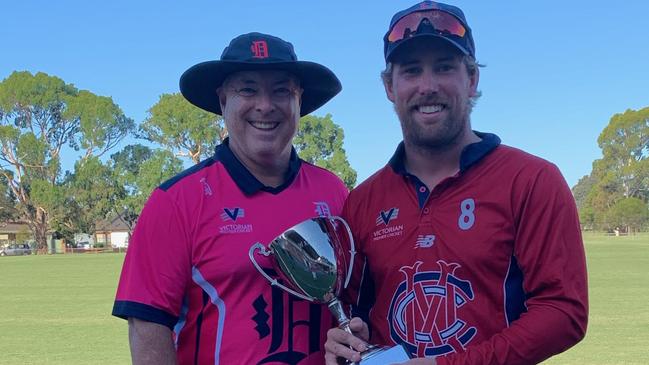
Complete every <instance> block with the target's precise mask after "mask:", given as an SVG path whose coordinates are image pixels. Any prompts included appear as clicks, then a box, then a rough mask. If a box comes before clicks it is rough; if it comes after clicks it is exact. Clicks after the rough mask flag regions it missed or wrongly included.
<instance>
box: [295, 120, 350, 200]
mask: <svg viewBox="0 0 649 365" xmlns="http://www.w3.org/2000/svg"><path fill="white" fill-rule="evenodd" d="M344 138H345V134H344V132H343V129H342V128H340V126H338V125H337V124H336V123H334V122H333V120H332V119H331V114H327V115H326V116H324V117H317V116H314V115H307V116H304V117H302V118H301V119H300V127H299V129H298V132H297V135H296V136H295V139H294V140H293V145H294V146H295V149H296V150H297V152H298V153H299V155H300V157H301V158H302V159H303V160H305V161H307V162H309V163H312V164H314V165H317V166H320V167H323V168H326V169H328V170H330V171H332V172H333V173H335V174H336V175H338V177H340V179H341V180H342V181H343V182H344V183H345V185H347V187H348V188H349V189H352V188H353V187H354V186H355V185H356V171H355V170H354V169H353V168H352V167H351V166H350V165H349V161H347V155H346V154H345V149H344V148H343V140H344Z"/></svg>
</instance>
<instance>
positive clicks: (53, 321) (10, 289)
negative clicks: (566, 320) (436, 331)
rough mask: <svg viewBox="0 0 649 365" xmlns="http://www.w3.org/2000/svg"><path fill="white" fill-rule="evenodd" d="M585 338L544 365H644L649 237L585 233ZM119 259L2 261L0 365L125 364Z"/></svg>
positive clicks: (647, 355) (647, 358)
mask: <svg viewBox="0 0 649 365" xmlns="http://www.w3.org/2000/svg"><path fill="white" fill-rule="evenodd" d="M584 238H585V241H586V250H587V256H588V269H589V276H590V282H589V287H590V303H591V306H590V322H589V327H588V333H587V335H586V339H585V340H584V341H582V342H581V343H580V344H578V345H577V346H576V347H574V348H573V349H570V350H568V351H567V352H566V353H564V354H561V355H559V356H556V357H554V358H552V359H550V360H548V361H547V362H545V363H544V364H552V365H554V364H575V365H576V364H579V365H583V364H589V365H590V364H607V365H613V364H638V365H640V364H642V365H646V364H649V235H640V236H632V237H604V236H601V235H586V236H585V237H584ZM123 259H124V255H123V254H77V255H56V256H24V257H2V258H0V364H2V365H4V364H12V365H17V364H129V363H130V356H129V352H128V344H127V331H126V322H125V321H123V320H120V319H116V318H113V317H111V316H110V311H111V308H112V304H113V297H114V295H115V288H116V285H117V278H118V276H119V270H120V267H121V264H122V260H123Z"/></svg>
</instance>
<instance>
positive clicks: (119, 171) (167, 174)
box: [110, 144, 183, 232]
mask: <svg viewBox="0 0 649 365" xmlns="http://www.w3.org/2000/svg"><path fill="white" fill-rule="evenodd" d="M110 158H111V163H110V164H111V166H112V170H113V174H114V177H115V179H116V181H117V182H118V183H119V185H120V186H123V187H124V190H123V192H122V194H121V195H120V197H119V199H118V200H117V201H116V202H115V204H114V205H113V207H114V213H115V214H118V215H119V217H120V219H121V220H122V221H123V222H124V223H125V224H126V225H127V226H128V229H129V232H132V231H133V228H134V227H135V223H136V222H137V218H138V217H139V214H140V211H142V208H143V207H144V203H145V202H146V199H147V198H148V197H149V195H151V192H153V189H155V188H156V187H157V186H158V185H160V184H161V183H162V182H164V181H166V180H167V179H169V178H171V177H173V176H174V175H176V174H177V173H179V172H180V171H181V170H182V166H183V164H182V161H181V160H179V159H178V158H177V157H175V156H174V155H173V154H172V153H171V152H169V151H166V150H152V149H151V148H149V147H146V146H143V145H140V144H137V145H129V146H126V147H125V148H124V149H123V150H122V151H120V152H118V153H115V154H113V155H111V156H110Z"/></svg>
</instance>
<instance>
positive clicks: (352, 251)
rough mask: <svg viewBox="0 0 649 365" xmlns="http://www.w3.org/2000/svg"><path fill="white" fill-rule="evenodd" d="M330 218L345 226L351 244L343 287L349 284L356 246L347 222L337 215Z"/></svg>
mask: <svg viewBox="0 0 649 365" xmlns="http://www.w3.org/2000/svg"><path fill="white" fill-rule="evenodd" d="M330 218H331V219H333V220H335V221H339V222H341V223H342V224H343V225H344V226H345V229H346V230H347V234H348V235H349V243H350V245H351V250H350V251H349V253H350V254H351V256H350V258H349V268H348V269H347V277H346V278H345V285H344V288H347V285H349V280H350V279H351V278H352V269H353V268H354V256H356V246H355V245H354V236H353V235H352V230H351V229H350V228H349V224H347V222H345V220H344V219H342V218H341V217H338V216H331V217H330ZM348 322H349V321H348Z"/></svg>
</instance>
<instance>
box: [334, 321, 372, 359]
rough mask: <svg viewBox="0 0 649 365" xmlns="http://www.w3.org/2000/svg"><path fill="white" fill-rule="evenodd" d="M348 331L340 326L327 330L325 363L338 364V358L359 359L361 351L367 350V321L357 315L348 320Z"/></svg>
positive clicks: (368, 335)
mask: <svg viewBox="0 0 649 365" xmlns="http://www.w3.org/2000/svg"><path fill="white" fill-rule="evenodd" d="M349 329H350V330H351V331H352V333H349V332H347V331H345V330H343V329H341V328H338V327H336V328H332V329H330V330H329V331H328V332H327V342H325V351H326V353H325V360H326V364H327V365H338V358H343V359H347V360H350V361H360V360H361V354H360V353H361V352H363V351H365V350H367V341H368V340H369V337H370V334H369V330H368V327H367V323H365V322H363V320H362V319H360V318H358V317H354V318H352V320H351V321H350V322H349Z"/></svg>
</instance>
